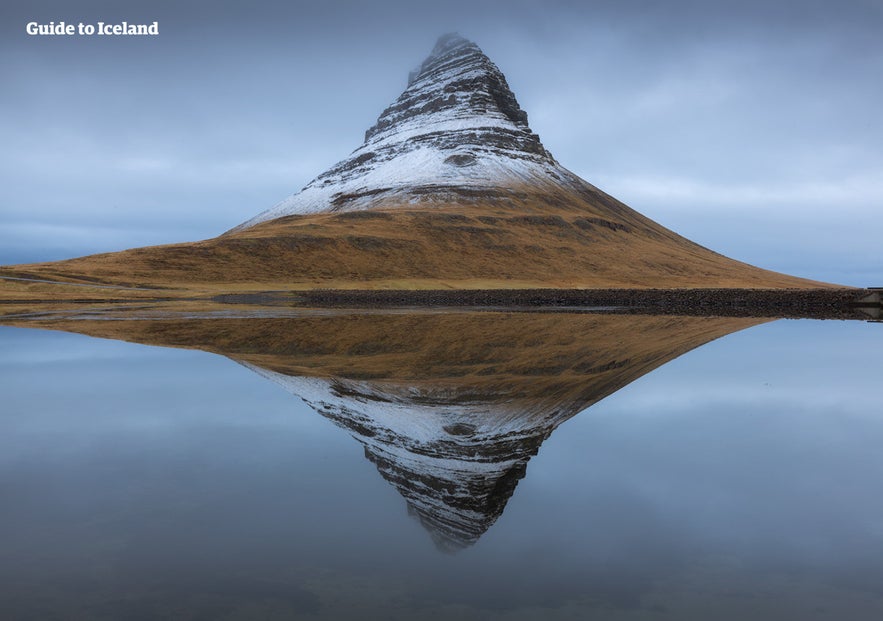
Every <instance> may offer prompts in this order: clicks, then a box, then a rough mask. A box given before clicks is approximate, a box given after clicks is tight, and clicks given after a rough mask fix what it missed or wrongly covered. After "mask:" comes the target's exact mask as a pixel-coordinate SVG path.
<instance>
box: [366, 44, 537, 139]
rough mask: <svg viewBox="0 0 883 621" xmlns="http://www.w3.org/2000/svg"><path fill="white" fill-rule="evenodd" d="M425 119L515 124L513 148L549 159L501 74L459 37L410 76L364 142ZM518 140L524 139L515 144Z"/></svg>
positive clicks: (439, 46)
mask: <svg viewBox="0 0 883 621" xmlns="http://www.w3.org/2000/svg"><path fill="white" fill-rule="evenodd" d="M421 116H422V117H426V121H427V122H432V121H434V120H444V119H447V118H452V119H457V118H460V119H463V118H469V117H474V118H481V117H485V116H486V117H488V119H489V120H490V119H494V118H496V117H502V118H503V119H506V120H508V121H509V122H510V123H511V124H512V125H513V126H514V127H513V128H509V129H508V131H507V132H506V133H507V134H509V135H508V136H507V137H508V138H509V139H510V140H513V142H512V144H511V145H510V146H512V147H514V148H516V149H524V150H526V151H527V152H529V153H535V154H540V155H548V154H547V152H546V150H545V149H544V148H543V146H542V144H541V143H540V140H539V137H538V136H537V135H536V134H534V133H533V132H531V131H530V127H528V124H527V113H526V112H525V111H524V110H522V109H521V106H519V105H518V101H517V100H516V99H515V95H514V94H513V93H512V91H511V90H510V89H509V85H508V84H507V83H506V78H505V77H504V76H503V74H502V72H501V71H500V70H499V69H498V68H497V66H496V65H495V64H494V63H492V62H491V61H490V59H489V58H488V57H487V56H485V55H484V53H483V52H482V51H481V49H479V47H478V46H477V45H476V44H475V43H473V42H471V41H468V40H467V39H464V38H463V37H461V36H459V35H456V34H448V35H445V36H443V37H442V38H440V39H439V41H438V43H436V45H435V48H434V49H433V50H432V53H431V54H430V55H429V57H428V58H427V59H426V60H425V61H424V62H423V64H422V65H421V66H420V68H419V69H418V70H417V71H415V72H413V73H411V75H410V76H409V80H408V88H407V89H406V90H405V92H403V93H402V94H401V95H400V96H399V98H398V99H397V100H396V101H395V102H394V103H393V104H392V105H390V106H389V107H388V108H387V109H386V110H384V111H383V113H382V114H381V115H380V118H378V120H377V123H376V124H375V125H374V127H372V128H370V129H369V130H368V131H367V132H365V142H366V143H367V142H369V141H371V139H373V138H375V137H376V136H378V135H383V134H389V133H391V132H394V131H395V129H396V127H398V126H401V125H404V124H406V123H407V122H409V121H413V120H415V119H417V118H418V117H421ZM512 130H516V131H512ZM517 130H520V131H517ZM516 137H517V138H520V140H514V139H515V138H516ZM489 146H490V145H489ZM493 146H499V145H493Z"/></svg>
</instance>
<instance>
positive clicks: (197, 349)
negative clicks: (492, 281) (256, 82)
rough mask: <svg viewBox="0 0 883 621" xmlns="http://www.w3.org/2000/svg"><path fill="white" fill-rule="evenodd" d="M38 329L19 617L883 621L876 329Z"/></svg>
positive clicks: (538, 317)
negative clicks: (855, 620) (796, 619)
mask: <svg viewBox="0 0 883 621" xmlns="http://www.w3.org/2000/svg"><path fill="white" fill-rule="evenodd" d="M19 325H26V324H24V323H20V324H19ZM33 325H34V326H37V327H39V326H40V324H36V323H35V324H33ZM42 327H51V328H53V330H45V329H31V328H23V327H0V343H2V348H0V394H2V406H0V408H2V409H0V498H2V508H0V618H2V619H10V620H16V621H17V620H25V619H28V620H30V619H34V620H37V619H39V620H41V621H42V620H52V619H64V620H79V619H95V620H117V619H124V620H125V619H145V620H147V619H159V618H168V619H206V620H209V619H223V620H239V619H403V620H404V619H450V618H457V619H467V620H469V619H559V618H560V619H711V618H713V619H746V618H751V619H785V618H800V619H879V618H883V494H881V493H880V484H881V481H883V450H881V447H883V416H881V413H880V375H879V351H880V349H881V343H883V328H881V326H880V325H879V324H875V323H865V322H860V321H848V322H847V321H813V320H779V321H774V322H771V321H768V320H752V319H716V318H696V317H694V318H676V317H675V318H672V317H622V316H609V315H579V314H569V315H556V314H550V313H545V314H543V313H521V314H518V313H454V314H445V313H436V314H431V313H430V314H422V315H406V314H399V315H391V316H382V315H379V316H364V315H346V314H341V315H333V314H332V315H330V316H325V315H321V314H319V315H316V316H307V317H300V318H297V317H294V318H291V317H288V318H280V319H273V318H262V319H254V318H252V319H235V318H223V317H220V318H219V317H215V318H211V319H203V320H195V319H192V318H190V319H180V320H160V319H156V318H144V317H142V318H140V320H133V321H129V320H120V321H89V320H81V321H74V322H67V323H65V322H55V323H44V324H43V325H42ZM62 330H71V331H70V332H68V331H62ZM96 337H104V338H96ZM114 339H126V340H127V341H133V342H125V341H123V340H114Z"/></svg>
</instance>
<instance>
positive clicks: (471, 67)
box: [0, 35, 828, 296]
mask: <svg viewBox="0 0 883 621" xmlns="http://www.w3.org/2000/svg"><path fill="white" fill-rule="evenodd" d="M0 276H6V277H10V276H11V277H16V278H31V279H38V280H52V281H63V282H72V283H79V284H87V283H92V284H99V285H113V286H120V285H123V286H134V287H146V288H161V289H163V291H164V294H165V295H175V292H187V293H192V292H193V291H194V290H195V291H202V292H210V293H216V292H219V291H231V290H235V291H242V290H267V289H305V288H363V289H372V288H397V289H414V288H432V289H442V288H455V289H469V288H472V289H481V288H535V287H563V288H567V287H570V288H610V287H617V288H691V287H699V288H701V287H733V288H816V287H826V286H828V285H826V284H825V283H819V282H814V281H809V280H805V279H801V278H796V277H792V276H787V275H784V274H778V273H775V272H770V271H767V270H762V269H759V268H757V267H753V266H751V265H747V264H745V263H740V262H738V261H734V260H732V259H729V258H727V257H724V256H722V255H720V254H717V253H715V252H713V251H711V250H708V249H707V248H704V247H702V246H699V245H698V244H695V243H693V242H691V241H689V240H687V239H685V238H683V237H681V236H679V235H677V234H676V233H674V232H672V231H670V230H668V229H666V228H665V227H663V226H661V225H659V224H657V223H656V222H653V221H652V220H650V219H648V218H646V217H645V216H643V215H641V214H640V213H638V212H637V211H635V210H633V209H631V208H629V207H628V206H626V205H624V204H623V203H621V202H619V201H618V200H616V199H615V198H613V197H611V196H609V195H607V194H605V193H604V192H602V191H601V190H599V189H598V188H596V187H594V186H593V185H591V184H589V183H587V182H586V181H583V180H582V179H580V178H579V177H577V176H576V175H574V174H573V173H571V172H570V171H568V170H566V169H565V168H563V167H562V166H561V165H559V164H558V162H557V161H556V160H555V158H554V157H552V155H551V154H550V153H549V151H548V150H547V149H546V148H545V147H544V146H543V144H542V143H541V141H540V139H539V137H538V136H537V135H536V134H535V133H533V132H532V131H531V129H530V127H529V125H528V121H527V114H526V113H525V112H524V111H523V110H522V109H521V107H520V106H519V104H518V101H517V100H516V99H515V96H514V95H513V93H512V91H511V90H510V89H509V86H508V85H507V83H506V79H505V77H504V76H503V74H502V73H501V72H500V70H499V69H498V68H497V67H496V65H494V64H493V63H492V62H491V61H490V60H489V59H488V58H487V56H485V55H484V53H482V51H481V50H480V49H479V48H478V46H476V45H475V44H474V43H472V42H470V41H468V40H466V39H464V38H462V37H459V36H457V35H447V36H444V37H442V38H441V39H440V40H439V42H438V43H437V44H436V46H435V48H434V49H433V50H432V53H431V54H430V56H429V57H428V58H427V59H426V60H425V61H424V62H423V64H422V65H421V66H420V67H419V68H418V69H417V70H416V71H415V72H413V73H412V74H411V76H410V79H409V81H408V85H407V88H406V89H405V90H404V92H403V93H402V94H401V95H400V96H399V97H398V99H396V100H395V101H394V102H393V103H392V104H391V105H390V106H389V107H388V108H387V109H386V110H384V111H383V113H382V114H381V115H380V117H379V118H378V120H377V123H376V124H375V125H374V126H373V127H371V128H370V129H369V130H368V131H367V132H366V134H365V141H364V143H363V144H362V145H361V146H360V147H359V148H357V149H356V150H355V151H354V152H353V153H352V154H351V155H350V156H349V157H348V158H346V159H345V160H343V161H342V162H340V163H338V164H336V165H335V166H333V167H332V168H331V169H329V170H327V171H325V172H324V173H322V174H320V175H319V176H318V177H316V178H315V179H314V180H313V181H311V182H310V183H309V184H307V186H306V187H304V188H303V190H301V191H300V192H299V193H297V194H294V195H293V196H290V197H289V198H287V199H285V200H283V201H282V202H280V203H279V204H277V205H276V206H274V207H272V208H271V209H269V210H267V211H265V212H263V213H261V214H259V215H257V216H255V217H253V218H251V219H249V220H247V221H245V222H243V223H242V224H240V225H239V226H236V227H234V228H233V229H231V230H230V231H228V232H227V233H225V234H223V235H221V236H219V237H216V238H213V239H208V240H205V241H200V242H193V243H184V244H174V245H167V246H155V247H147V248H136V249H132V250H126V251H123V252H117V253H109V254H99V255H93V256H89V257H82V258H79V259H71V260H68V261H59V262H54V263H43V264H32V265H22V266H14V267H11V268H5V269H2V270H0ZM17 282H18V283H19V284H17V285H14V286H15V287H18V290H17V293H14V295H20V296H21V295H25V293H22V292H21V289H23V288H26V287H28V288H29V289H30V290H36V289H37V288H38V287H37V286H36V285H33V286H31V285H22V284H21V282H22V281H17ZM14 286H13V285H12V284H10V283H9V282H6V283H5V284H4V285H3V287H4V290H5V291H7V292H9V291H11V290H12V288H13V287H14ZM44 288H45V287H44ZM7 295H13V293H7ZM114 295H116V296H121V295H126V296H135V295H137V294H136V293H131V292H129V293H125V292H121V291H116V292H115V293H114Z"/></svg>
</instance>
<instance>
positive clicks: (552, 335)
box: [4, 312, 768, 412]
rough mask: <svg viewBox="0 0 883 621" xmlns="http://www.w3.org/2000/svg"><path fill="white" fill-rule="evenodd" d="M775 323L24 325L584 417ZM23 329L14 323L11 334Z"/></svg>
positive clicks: (352, 317) (515, 316)
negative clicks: (689, 356)
mask: <svg viewBox="0 0 883 621" xmlns="http://www.w3.org/2000/svg"><path fill="white" fill-rule="evenodd" d="M765 321H768V320H765V319H751V318H720V317H658V316H637V315H628V316H625V315H589V314H568V313H565V314H559V313H492V312H484V313H476V312H457V313H426V312H424V313H415V314H347V313H340V314H332V315H319V316H304V317H295V318H278V319H277V318H274V319H254V318H250V319H203V320H193V319H157V320H145V319H140V320H133V321H126V320H119V321H103V320H97V321H89V320H52V321H45V322H34V321H22V322H20V324H18V325H23V326H27V327H45V328H50V329H57V330H65V331H70V332H80V333H83V334H89V335H92V336H100V337H105V338H113V339H120V340H126V341H133V342H138V343H146V344H151V345H164V346H171V347H183V348H192V349H201V350H205V351H209V352H213V353H217V354H221V355H224V356H228V357H230V358H233V359H234V360H237V361H241V362H247V363H250V364H253V365H256V366H258V367H262V368H265V369H269V370H272V371H275V372H277V373H282V374H285V375H293V376H307V377H319V378H339V379H343V380H351V381H354V382H359V383H362V384H363V385H365V386H371V387H373V389H374V390H379V391H381V392H383V393H385V394H388V395H399V396H401V397H402V398H404V399H408V398H411V397H412V396H413V395H414V394H415V393H414V391H415V390H416V391H418V392H419V394H421V395H422V399H423V402H426V400H429V399H431V400H433V402H439V403H462V402H463V401H464V400H465V401H475V400H478V401H493V400H499V401H501V402H506V403H512V402H518V403H520V404H521V407H524V408H530V409H531V410H535V411H537V412H541V411H543V409H544V408H548V407H561V406H562V405H563V404H570V405H571V406H572V407H577V408H583V407H587V406H588V405H590V404H591V403H594V402H595V401H597V400H598V399H600V398H603V397H604V396H606V395H608V394H610V393H612V392H614V391H615V390H618V389H619V388H621V387H622V386H625V385H626V384H628V383H630V382H632V381H634V380H635V379H637V378H639V377H641V376H642V375H644V374H646V373H648V372H650V371H652V370H653V369H655V368H657V367H658V366H660V365H662V364H664V363H666V362H668V361H669V360H672V359H673V358H676V357H677V356H679V355H681V354H683V353H685V352H687V351H689V350H690V349H693V348H695V347H698V346H700V345H702V344H704V343H707V342H708V341H711V340H713V339H716V338H718V337H721V336H723V335H725V334H729V333H731V332H734V331H736V330H741V329H744V328H747V327H750V326H754V325H757V324H760V323H764V322H765ZM4 323H8V324H12V325H16V324H15V322H9V321H7V322H4Z"/></svg>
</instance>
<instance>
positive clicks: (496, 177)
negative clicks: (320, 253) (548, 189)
mask: <svg viewBox="0 0 883 621" xmlns="http://www.w3.org/2000/svg"><path fill="white" fill-rule="evenodd" d="M561 183H564V184H574V183H576V184H578V180H577V179H576V178H575V177H574V176H573V175H572V174H571V173H569V172H568V171H566V170H564V169H563V168H561V167H560V166H559V165H558V163H557V162H556V161H555V159H554V158H553V157H552V155H551V154H550V153H549V152H548V151H546V149H545V148H544V147H543V145H542V143H540V139H539V137H538V136H537V135H536V134H534V133H533V132H532V131H531V130H530V127H529V126H528V124H527V113H526V112H524V111H523V110H522V109H521V107H520V106H519V105H518V102H517V101H516V99H515V95H513V94H512V91H511V90H509V85H508V84H507V83H506V78H505V77H504V76H503V74H502V73H501V72H500V70H499V69H498V68H497V66H496V65H494V64H493V63H492V62H491V61H490V59H488V57H487V56H485V55H484V54H483V53H482V51H481V50H480V49H479V48H478V46H477V45H475V44H474V43H472V42H471V41H467V40H466V39H464V38H462V37H460V36H459V35H455V34H449V35H445V36H443V37H442V38H441V39H439V41H438V43H437V44H436V45H435V48H434V49H433V50H432V53H431V54H430V55H429V58H427V59H426V60H425V61H424V62H423V64H422V65H421V66H420V68H419V69H417V70H416V71H415V72H413V73H412V74H411V75H410V77H409V80H408V87H407V88H406V89H405V91H404V92H403V93H402V94H401V95H400V96H399V98H398V99H397V100H396V101H395V102H393V103H392V105H390V106H389V107H388V108H387V109H386V110H384V111H383V113H382V114H381V115H380V118H379V119H377V123H376V124H375V125H374V126H373V127H371V128H370V129H369V130H368V131H367V132H365V142H364V143H363V144H362V146H361V147H359V148H358V149H356V150H355V151H354V152H353V153H352V154H351V155H350V156H349V157H348V158H347V159H345V160H344V161H342V162H340V163H338V164H337V165H335V166H333V167H332V168H331V169H329V170H327V171H325V172H324V173H322V174H321V175H319V176H318V177H316V178H315V179H313V180H312V181H311V182H310V183H308V184H307V186H306V187H305V188H304V189H303V190H301V191H300V192H299V193H297V194H294V195H293V196H290V197H289V198H287V199H285V200H284V201H282V202H281V203H279V204H278V205H276V206H275V207H273V208H272V209H268V210H267V211H265V212H263V213H261V214H260V215H258V216H255V217H254V218H252V219H251V220H248V221H247V222H245V223H243V224H241V225H239V226H238V227H236V228H235V229H233V231H241V230H243V229H246V228H248V227H250V226H254V225H255V224H258V223H260V222H265V221H267V220H273V219H275V218H280V217H283V216H290V215H302V214H308V213H316V212H341V211H355V210H360V209H371V208H376V207H383V206H385V205H388V204H389V203H390V202H391V201H392V202H394V203H401V202H408V203H410V204H418V205H419V204H437V203H439V202H449V201H458V200H467V201H469V200H473V199H475V198H477V197H482V196H485V197H489V198H500V197H502V198H505V197H506V196H507V194H509V192H511V193H514V192H516V190H517V188H519V187H522V186H527V187H532V188H536V187H542V186H552V187H555V186H557V185H559V184H561ZM507 190H508V191H509V192H507Z"/></svg>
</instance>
